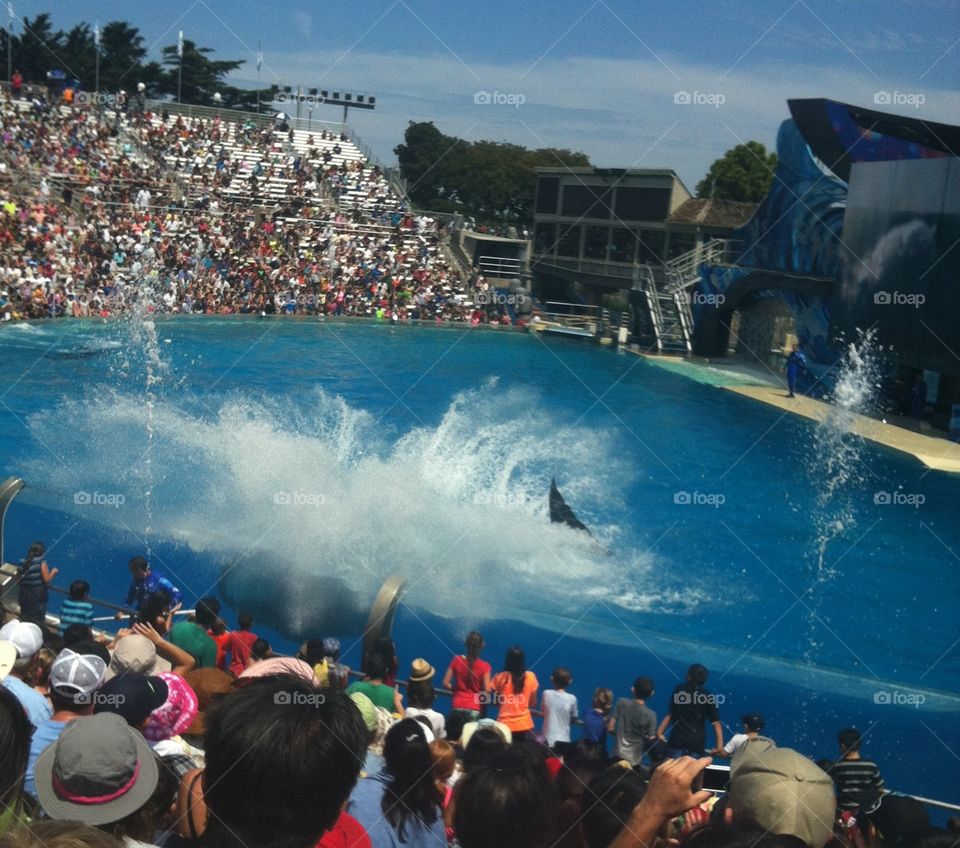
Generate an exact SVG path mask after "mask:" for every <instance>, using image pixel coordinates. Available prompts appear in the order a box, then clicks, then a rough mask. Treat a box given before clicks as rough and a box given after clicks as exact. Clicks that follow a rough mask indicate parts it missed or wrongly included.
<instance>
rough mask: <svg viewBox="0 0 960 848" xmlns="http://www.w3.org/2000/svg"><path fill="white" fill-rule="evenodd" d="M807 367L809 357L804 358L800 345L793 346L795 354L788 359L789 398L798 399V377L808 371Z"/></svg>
mask: <svg viewBox="0 0 960 848" xmlns="http://www.w3.org/2000/svg"><path fill="white" fill-rule="evenodd" d="M806 367H807V357H806V356H804V354H803V351H802V350H800V345H798V344H795V345H794V346H793V352H792V353H791V354H790V355H789V356H788V357H787V367H786V372H787V389H788V391H789V394H788V395H787V397H796V394H795V391H796V388H797V377H798V376H799V374H800V372H801V371H803V370H804V369H806Z"/></svg>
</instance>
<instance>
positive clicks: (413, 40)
mask: <svg viewBox="0 0 960 848" xmlns="http://www.w3.org/2000/svg"><path fill="white" fill-rule="evenodd" d="M13 5H14V10H15V13H16V14H17V16H18V18H19V17H22V16H24V15H26V16H30V17H32V16H33V15H35V14H37V13H38V12H41V11H51V12H53V16H54V24H55V25H56V26H58V27H61V28H64V29H66V28H69V27H70V26H72V25H73V24H75V23H78V22H80V21H89V22H93V21H94V20H99V21H100V22H101V23H105V22H107V21H109V20H115V19H122V20H127V21H129V22H130V23H132V24H133V25H135V26H138V27H139V28H140V30H141V32H142V33H143V34H144V36H145V38H146V40H147V43H148V44H152V45H153V48H152V50H151V56H159V51H160V48H161V47H162V46H164V45H167V44H173V43H174V42H175V41H176V37H177V31H178V30H180V29H182V30H184V32H185V35H186V37H188V38H190V39H192V40H194V41H196V42H197V43H199V44H202V45H204V46H209V47H212V48H214V49H215V51H216V55H217V57H219V58H230V59H247V65H245V66H244V67H243V68H242V69H241V70H240V71H238V72H237V73H236V74H235V76H234V79H233V80H232V81H233V82H234V83H236V84H241V85H242V84H244V83H245V82H251V83H252V82H254V81H255V80H256V68H255V59H256V50H257V46H258V44H259V43H261V42H262V45H263V53H264V63H263V68H262V71H261V79H262V82H263V83H264V85H266V84H269V83H273V82H279V83H284V84H293V85H296V84H297V83H302V84H304V85H305V86H320V87H330V88H339V89H341V90H344V91H354V92H368V93H371V94H375V95H377V98H378V106H377V109H376V110H375V111H374V112H359V111H356V110H354V111H353V112H351V123H352V125H353V126H354V128H355V129H356V131H357V132H358V133H359V135H360V137H361V138H362V139H363V140H364V141H365V142H366V143H367V144H368V145H369V146H370V147H371V148H372V149H373V152H374V153H375V154H376V155H377V156H378V157H379V158H380V159H381V160H382V161H383V162H384V163H385V164H390V163H392V162H393V161H394V156H393V153H392V149H393V147H394V146H395V145H396V144H397V143H399V142H400V141H401V140H402V136H403V131H404V129H405V127H406V125H407V122H408V121H410V120H432V121H434V122H435V123H436V125H437V126H438V128H439V129H440V130H441V131H442V132H444V133H447V134H449V135H459V136H462V137H465V138H468V139H471V140H476V139H481V138H483V139H494V140H508V141H511V142H515V143H517V144H522V145H525V146H529V147H539V146H547V145H549V146H556V147H568V148H572V149H575V150H582V151H584V152H585V153H587V154H588V155H589V156H590V158H591V161H593V162H594V163H595V164H597V165H603V166H619V167H641V168H642V167H668V168H673V169H674V170H675V171H677V173H679V174H680V176H681V178H682V179H683V180H684V181H685V182H686V184H687V186H688V187H689V188H690V189H691V191H692V190H693V189H694V186H695V184H696V183H697V182H698V181H699V180H700V178H701V177H702V176H703V174H704V172H705V171H706V169H707V168H708V166H709V164H710V162H712V161H713V160H714V159H715V158H717V157H718V156H720V155H722V153H723V152H724V151H725V150H726V149H728V148H729V147H732V146H733V145H735V144H738V143H740V142H742V141H746V140H749V139H756V140H758V141H761V142H763V143H764V144H766V145H767V146H768V147H772V146H773V145H774V144H775V141H776V131H777V127H778V126H779V125H780V123H781V121H783V120H784V119H785V118H786V117H787V116H788V112H787V107H786V100H787V98H788V97H820V96H827V97H833V98H836V99H839V100H845V101H847V102H853V103H858V104H861V105H865V106H872V105H874V103H875V97H876V96H877V94H878V93H879V92H887V93H889V94H890V95H891V98H896V97H899V99H900V103H901V105H894V106H887V107H883V108H886V109H888V110H889V111H894V112H901V113H903V114H909V115H913V116H918V117H925V118H929V119H932V120H939V121H944V122H948V123H958V122H960V94H958V90H960V2H957V0H953V2H944V1H943V0H910V2H907V0H870V2H865V0H830V1H829V2H827V1H826V0H771V2H765V1H764V0H736V2H725V3H720V2H711V0H699V2H693V0H679V1H678V2H668V3H662V2H661V3H653V2H647V0H551V2H549V3H547V2H540V0H538V1H537V2H529V0H528V1H527V2H521V3H517V2H505V0H485V2H482V3H462V2H461V3H455V2H450V0H446V1H445V2H440V0H354V2H350V3H344V2H328V1H324V2H311V3H303V2H291V0H272V1H271V2H269V3H265V2H248V1H247V0H238V1H237V2H231V3H223V2H220V3H216V2H213V0H164V2H162V3H152V4H141V3H130V2H116V1H114V2H111V1H110V0H106V2H104V0H101V1H100V2H94V0H68V2H66V3H63V4H59V3H58V4H53V3H50V2H49V0H47V2H43V1H42V0H14V4H13ZM477 92H487V93H489V94H490V95H491V98H490V99H491V100H499V101H500V102H499V103H498V102H491V103H486V104H485V103H477V102H475V100H476V98H475V95H476V94H477ZM678 92H685V93H686V94H688V95H689V97H686V98H685V97H683V96H682V95H681V96H680V97H679V98H678V97H677V95H678ZM494 93H497V94H499V95H501V96H500V97H499V98H494V97H493V96H492V95H494ZM678 99H680V100H689V101H690V102H685V103H684V102H680V103H678V102H676V101H677V100H678ZM339 116H340V110H339V109H337V108H336V107H331V106H328V107H322V108H321V109H320V110H318V111H317V112H315V113H314V115H313V117H314V118H315V119H323V118H325V119H327V120H339Z"/></svg>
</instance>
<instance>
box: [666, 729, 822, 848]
mask: <svg viewBox="0 0 960 848" xmlns="http://www.w3.org/2000/svg"><path fill="white" fill-rule="evenodd" d="M660 768H663V766H661V767H660ZM659 771H660V769H657V772H659ZM655 774H656V772H655ZM835 806H836V803H835V798H834V794H833V786H832V784H831V781H830V778H829V776H828V775H827V774H826V773H825V772H824V771H823V770H822V769H821V768H819V767H818V766H816V765H815V764H814V763H813V762H812V761H811V760H809V759H807V758H806V757H804V756H802V755H801V754H798V753H797V752H796V751H792V750H791V749H789V748H777V747H776V746H775V745H774V744H773V743H772V742H770V741H768V740H766V739H756V740H752V741H750V742H745V743H744V744H743V745H741V746H740V750H739V751H737V754H736V756H735V757H734V758H733V761H732V762H731V764H730V786H729V789H728V792H727V809H726V811H725V815H726V816H727V817H728V819H730V820H732V821H733V822H735V823H737V824H738V825H756V826H757V827H760V828H762V829H763V830H765V831H767V832H769V833H777V834H783V835H787V836H795V837H797V838H798V839H800V840H802V841H803V842H804V844H805V845H806V846H807V848H823V846H824V845H826V844H827V842H829V841H830V839H831V838H832V837H833V822H834V808H835Z"/></svg>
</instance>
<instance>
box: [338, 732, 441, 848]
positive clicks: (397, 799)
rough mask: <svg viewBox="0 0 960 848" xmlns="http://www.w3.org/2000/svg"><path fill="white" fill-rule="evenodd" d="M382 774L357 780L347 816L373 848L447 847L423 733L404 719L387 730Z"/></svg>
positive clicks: (424, 733)
mask: <svg viewBox="0 0 960 848" xmlns="http://www.w3.org/2000/svg"><path fill="white" fill-rule="evenodd" d="M383 759H384V767H383V770H382V771H380V772H379V773H377V774H374V775H370V776H369V777H365V778H361V779H360V780H359V781H358V782H357V785H356V787H355V788H354V790H353V793H352V794H351V795H350V801H349V802H348V804H347V812H348V813H349V814H350V815H351V816H353V817H354V818H355V819H356V820H357V821H358V822H360V824H361V825H363V827H364V828H365V829H366V831H367V833H368V834H369V836H370V842H371V843H372V845H373V846H374V848H399V846H405V848H437V846H438V845H439V846H443V845H446V834H445V832H444V827H443V818H442V816H441V812H440V805H439V800H440V799H439V797H438V796H437V788H436V784H435V782H434V779H433V759H432V757H431V755H430V746H429V745H428V744H427V733H426V728H425V727H424V725H423V724H421V723H420V722H419V721H417V720H416V719H412V718H405V719H402V720H401V721H398V722H397V723H396V724H395V725H393V727H391V728H390V730H389V731H387V737H386V739H385V740H384V744H383Z"/></svg>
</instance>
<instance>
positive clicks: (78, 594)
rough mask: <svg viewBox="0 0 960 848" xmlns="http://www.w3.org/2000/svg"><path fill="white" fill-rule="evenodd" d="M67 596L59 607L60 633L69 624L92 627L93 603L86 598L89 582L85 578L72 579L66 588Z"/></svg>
mask: <svg viewBox="0 0 960 848" xmlns="http://www.w3.org/2000/svg"><path fill="white" fill-rule="evenodd" d="M68 592H69V596H68V597H67V599H66V600H65V601H64V602H63V604H62V606H61V607H60V635H61V636H62V635H63V634H64V632H66V629H67V628H68V627H69V626H70V625H71V624H80V625H83V626H84V627H93V604H91V603H90V601H88V600H87V597H88V596H89V595H90V584H89V583H87V581H86V580H74V581H73V582H72V583H71V584H70V588H69V589H68Z"/></svg>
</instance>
